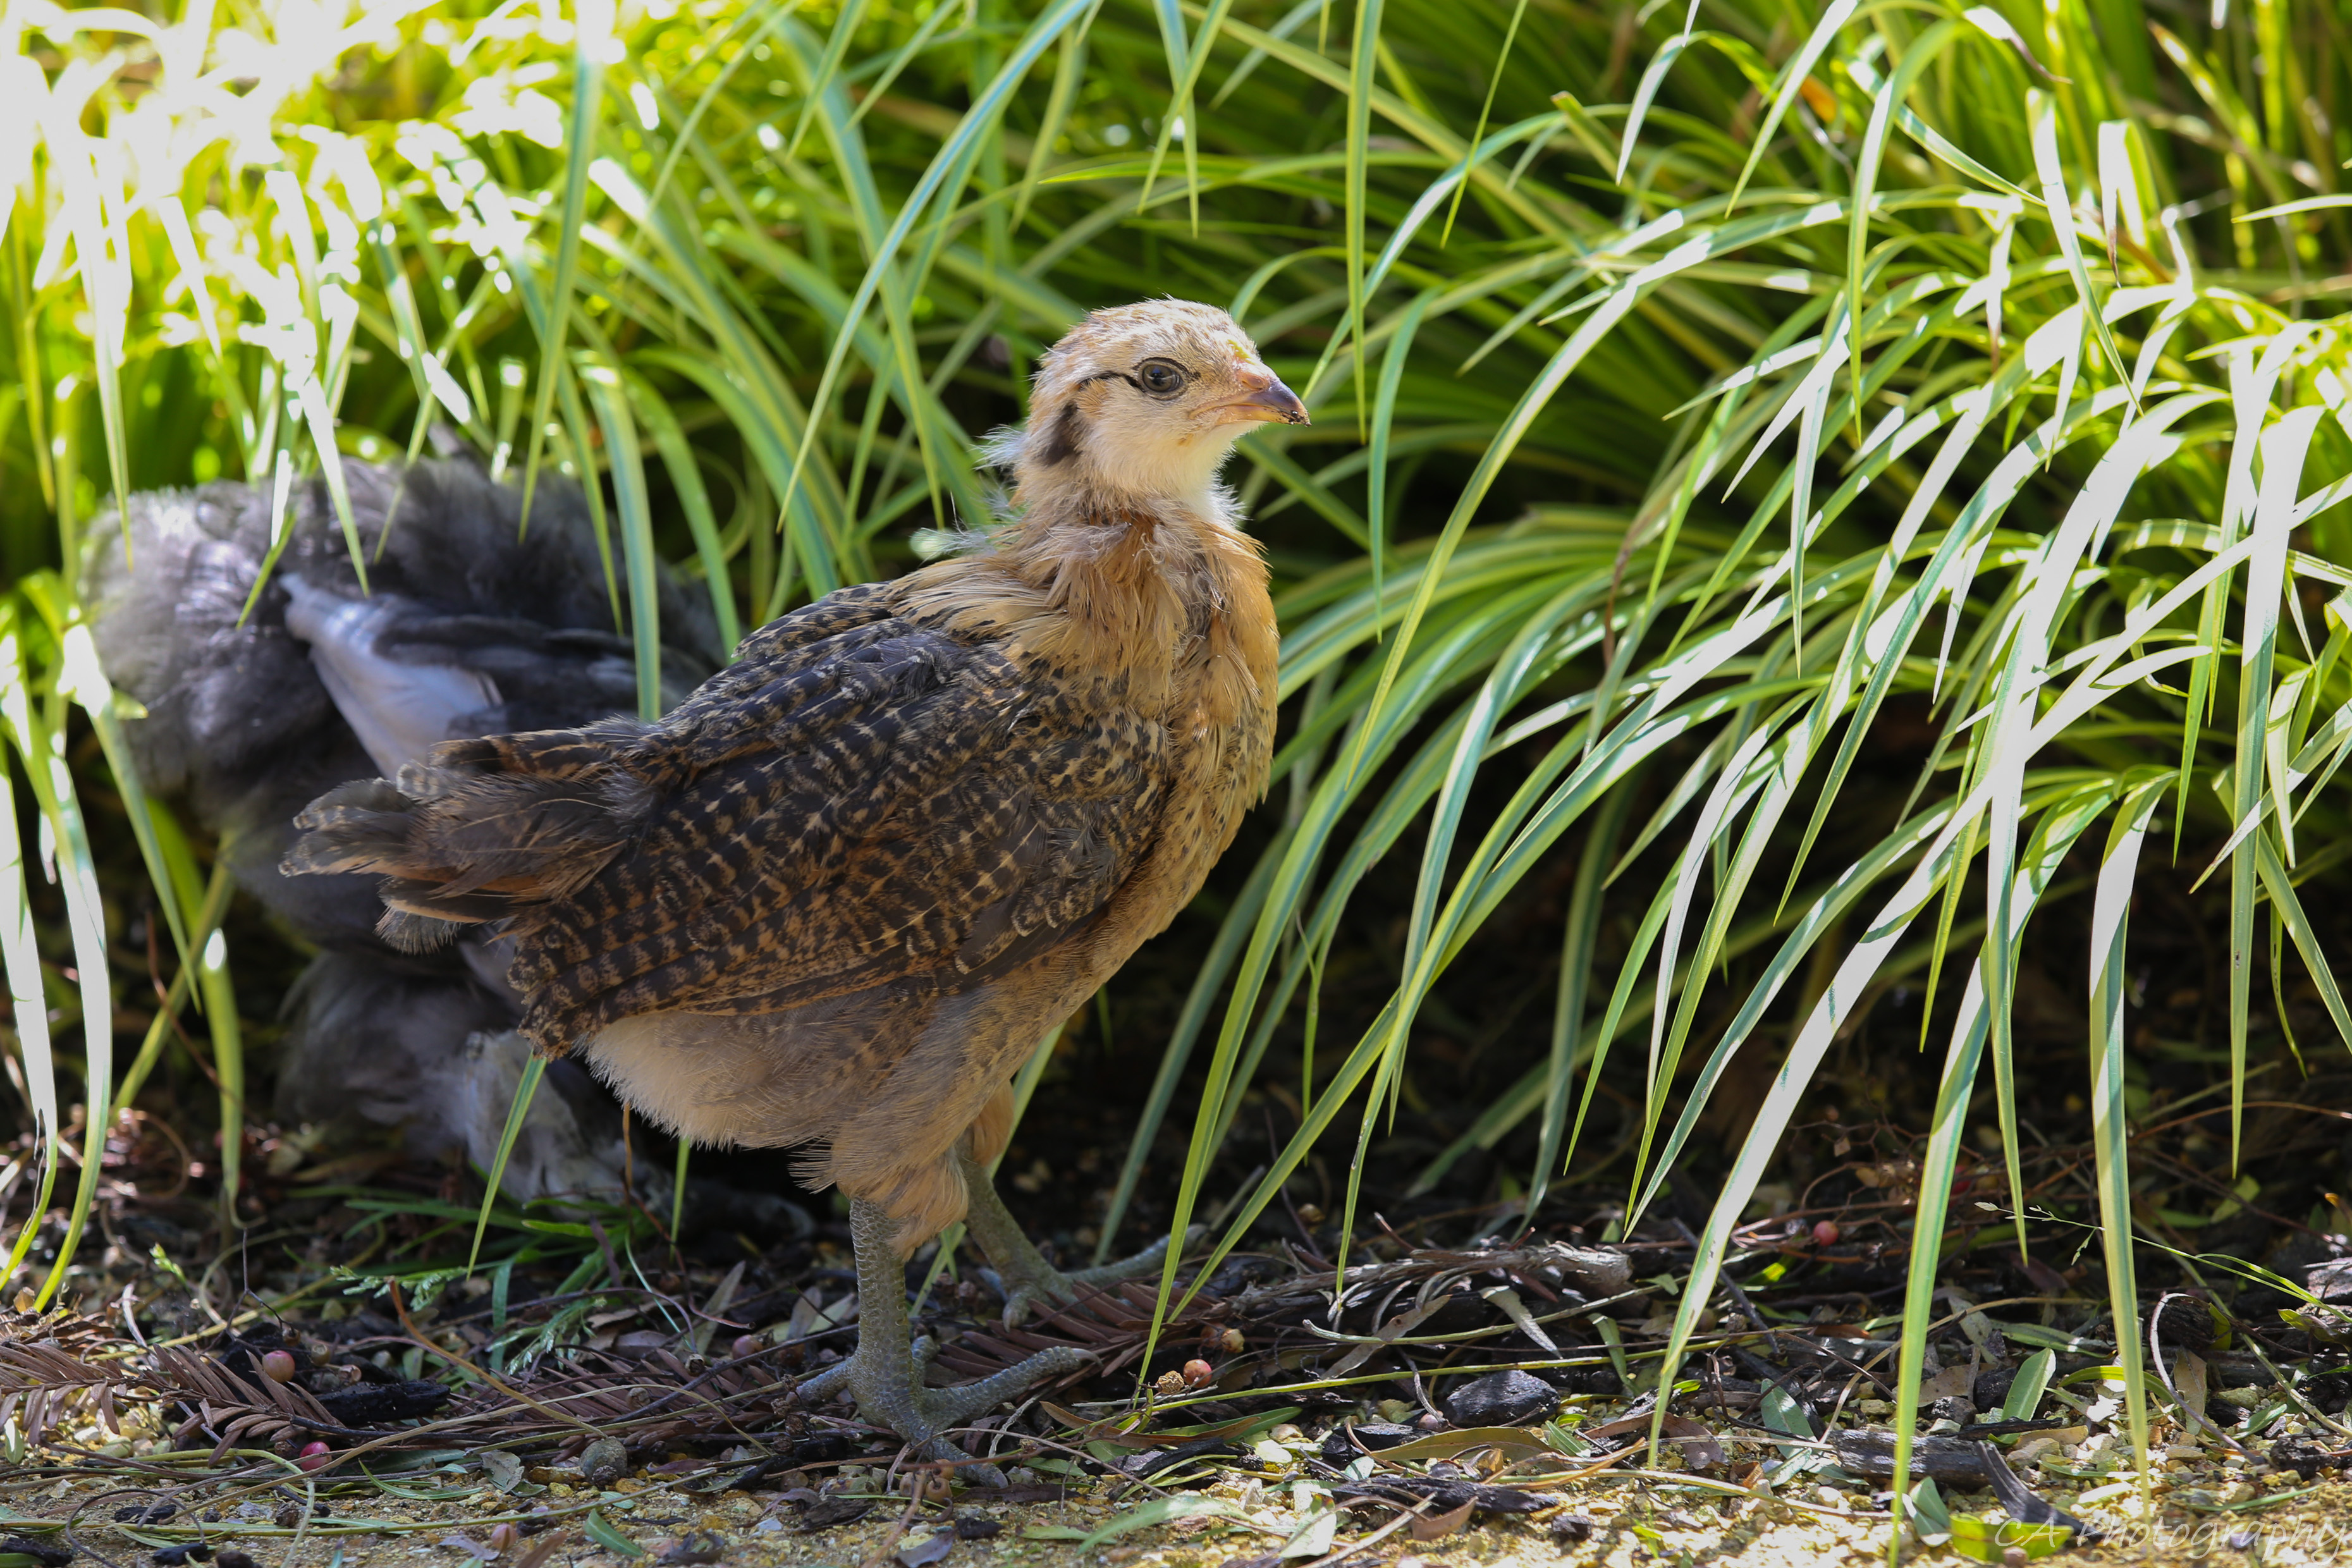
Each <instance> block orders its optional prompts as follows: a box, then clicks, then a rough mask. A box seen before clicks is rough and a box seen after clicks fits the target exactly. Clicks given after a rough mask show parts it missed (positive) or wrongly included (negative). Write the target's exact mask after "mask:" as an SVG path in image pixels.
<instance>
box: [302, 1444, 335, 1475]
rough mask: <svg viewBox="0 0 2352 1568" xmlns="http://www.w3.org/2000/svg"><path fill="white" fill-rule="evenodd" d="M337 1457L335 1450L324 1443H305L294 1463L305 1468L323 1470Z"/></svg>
mask: <svg viewBox="0 0 2352 1568" xmlns="http://www.w3.org/2000/svg"><path fill="white" fill-rule="evenodd" d="M334 1457H335V1451H334V1450H333V1449H332V1448H330V1447H327V1446H326V1445H325V1444H324V1443H305V1444H303V1445H302V1452H301V1453H300V1454H299V1455H297V1456H296V1457H295V1459H294V1463H295V1464H296V1465H297V1466H299V1468H302V1469H305V1470H323V1469H325V1468H327V1466H328V1463H329V1462H330V1461H331V1460H332V1459H333V1458H334Z"/></svg>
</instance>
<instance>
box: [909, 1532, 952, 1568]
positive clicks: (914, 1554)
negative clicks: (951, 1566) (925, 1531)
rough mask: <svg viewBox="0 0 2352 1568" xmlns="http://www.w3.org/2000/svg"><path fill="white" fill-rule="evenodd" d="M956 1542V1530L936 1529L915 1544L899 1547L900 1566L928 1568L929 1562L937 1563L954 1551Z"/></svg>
mask: <svg viewBox="0 0 2352 1568" xmlns="http://www.w3.org/2000/svg"><path fill="white" fill-rule="evenodd" d="M955 1543H956V1532H955V1531H953V1530H934V1531H931V1533H930V1534H929V1536H927V1537H925V1538H924V1539H923V1540H921V1541H918V1542H915V1543H914V1544H913V1545H911V1546H901V1547H900V1548H898V1563H899V1568H927V1565H928V1564H929V1563H937V1562H938V1561H940V1559H941V1558H943V1557H945V1556H946V1555H947V1554H948V1553H949V1552H953V1551H954V1550H955Z"/></svg>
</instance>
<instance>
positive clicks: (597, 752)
mask: <svg viewBox="0 0 2352 1568" xmlns="http://www.w3.org/2000/svg"><path fill="white" fill-rule="evenodd" d="M634 729H635V727H634V726H630V725H625V724H614V725H599V726H592V727H591V728H589V729H585V730H559V731H546V732H544V733H541V734H535V735H534V734H522V735H499V736H493V737H490V738H488V739H486V740H480V741H453V742H448V743H447V744H446V745H443V746H441V747H439V748H437V749H436V751H435V752H434V756H433V759H432V761H431V762H429V763H411V764H410V765H409V766H407V767H405V768H403V769H402V770H401V773H400V778H399V780H398V782H397V783H394V782H392V781H389V780H385V779H353V780H352V781H351V782H350V783H349V784H343V785H341V787H339V788H336V789H333V790H330V791H329V792H328V793H327V794H325V795H321V796H320V797H319V798H318V799H317V800H316V801H313V802H312V803H311V804H310V805H309V806H308V807H307V808H305V809H304V810H303V812H302V813H301V814H300V815H299V816H297V817H296V818H295V819H294V825H295V826H296V828H297V829H298V830H299V837H297V838H296V839H295V841H294V844H293V847H291V848H290V849H289V850H288V852H287V855H286V859H285V862H284V865H283V868H282V869H283V870H284V871H285V872H286V873H287V874H288V875H289V876H301V875H311V874H316V873H319V872H363V873H368V874H372V875H374V876H378V877H381V878H383V882H382V884H381V885H380V888H379V894H380V896H381V897H382V898H383V903H384V908H385V911H386V912H385V916H384V919H383V921H382V922H381V923H380V924H379V925H378V927H377V931H378V934H379V935H381V936H382V937H383V940H384V941H385V942H389V943H391V944H392V945H393V946H394V947H395V948H399V949H401V950H403V951H405V952H416V951H419V950H421V949H423V948H426V947H431V946H436V945H438V944H439V943H441V942H446V940H448V938H449V937H451V936H453V935H454V934H456V932H457V931H458V930H459V929H461V928H463V927H465V926H469V925H480V924H485V923H488V922H494V921H508V922H515V923H519V924H522V925H528V924H529V923H530V915H531V910H532V909H533V907H534V906H543V905H545V904H547V903H549V902H551V901H552V900H558V899H562V898H563V897H564V896H565V895H567V894H569V893H571V892H572V891H573V890H574V889H577V888H579V887H580V885H581V884H582V883H583V882H584V881H586V880H587V879H589V878H591V877H593V876H594V875H595V874H596V873H597V872H598V871H599V870H601V869H603V868H604V866H605V864H606V863H607V862H609V861H610V860H611V859H612V858H613V856H614V854H615V853H617V852H618V851H619V850H620V849H621V847H623V846H624V845H625V844H627V843H629V842H630V841H631V840H632V839H633V838H635V837H636V836H637V835H638V834H639V833H640V832H641V831H642V829H643V825H644V823H645V820H646V816H647V814H648V811H649V809H650V806H651V805H652V791H651V790H650V789H649V788H648V787H647V786H646V783H645V781H644V780H643V779H642V778H640V777H639V775H638V774H637V773H635V772H634V771H633V770H632V769H630V768H629V767H628V766H627V765H626V764H625V763H624V762H622V761H621V760H620V759H619V758H618V757H617V756H616V755H615V752H616V746H615V742H616V741H618V740H620V739H622V738H623V737H625V736H627V735H629V734H631V733H633V732H634Z"/></svg>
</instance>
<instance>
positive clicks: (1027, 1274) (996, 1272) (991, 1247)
mask: <svg viewBox="0 0 2352 1568" xmlns="http://www.w3.org/2000/svg"><path fill="white" fill-rule="evenodd" d="M963 1174H964V1185H965V1187H966V1189H967V1190H968V1191H969V1192H970V1193H971V1205H970V1207H969V1208H968V1209H967V1210H966V1211H965V1213H964V1226H965V1228H966V1229H968V1230H970V1231H971V1238H972V1239H973V1240H974V1241H976V1242H978V1243H979V1244H980V1248H981V1250H982V1252H985V1253H986V1254H988V1261H989V1263H990V1264H991V1265H992V1267H991V1268H988V1269H986V1270H984V1271H983V1277H984V1278H986V1279H988V1281H989V1283H990V1284H992V1285H993V1286H994V1287H995V1288H996V1293H997V1294H998V1295H1000V1296H1002V1297H1003V1298H1004V1326H1005V1327H1006V1328H1008V1329H1012V1328H1018V1327H1020V1325H1021V1322H1022V1321H1023V1320H1024V1319H1025V1318H1026V1317H1028V1315H1029V1312H1030V1310H1031V1309H1032V1308H1034V1307H1038V1306H1046V1307H1064V1306H1067V1305H1069V1303H1071V1302H1072V1301H1075V1300H1077V1299H1078V1297H1080V1296H1081V1295H1083V1294H1085V1293H1086V1292H1087V1291H1088V1290H1094V1289H1101V1288H1102V1287H1104V1286H1106V1285H1116V1284H1118V1282H1119V1281H1121V1280H1123V1279H1141V1278H1143V1277H1144V1276H1146V1275H1150V1274H1156V1273H1158V1272H1160V1268H1161V1264H1162V1260H1164V1259H1165V1258H1167V1256H1168V1238H1167V1237H1164V1236H1163V1237H1160V1239H1159V1240H1158V1241H1155V1242H1153V1243H1152V1244H1151V1245H1150V1247H1145V1248H1144V1249H1143V1250H1142V1251H1140V1252H1139V1253H1137V1254H1136V1255H1135V1256H1134V1257H1132V1258H1120V1259H1119V1260H1118V1262H1116V1263H1105V1264H1102V1265H1100V1266H1098V1267H1097V1268H1074V1269H1071V1270H1069V1271H1068V1272H1066V1273H1065V1272H1064V1271H1063V1270H1061V1269H1059V1268H1055V1267H1054V1266H1053V1265H1052V1264H1050V1263H1048V1262H1046V1261H1045V1255H1044V1254H1043V1253H1040V1252H1039V1251H1038V1250H1037V1248H1036V1247H1034V1245H1032V1244H1031V1242H1030V1240H1029V1237H1027V1236H1026V1235H1024V1234H1023V1232H1022V1229H1021V1223H1020V1222H1019V1221H1018V1220H1016V1219H1014V1218H1013V1213H1012V1211H1011V1210H1010V1209H1007V1208H1006V1207H1005V1206H1004V1200H1003V1198H1002V1197H999V1196H998V1195H997V1192H996V1184H995V1183H994V1182H993V1181H992V1180H991V1179H990V1177H989V1174H988V1172H987V1170H986V1168H985V1167H983V1166H982V1165H981V1164H980V1163H978V1162H977V1161H974V1160H971V1159H969V1158H967V1159H966V1160H965V1161H964V1168H963ZM1207 1234H1208V1230H1207V1227H1206V1226H1197V1225H1196V1226H1192V1228H1191V1229H1190V1230H1188V1231H1186V1232H1185V1234H1184V1245H1185V1246H1186V1247H1191V1246H1192V1245H1193V1244H1194V1243H1195V1242H1198V1241H1199V1240H1201V1239H1202V1237H1204V1236H1206V1235H1207Z"/></svg>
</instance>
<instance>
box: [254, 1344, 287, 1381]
mask: <svg viewBox="0 0 2352 1568" xmlns="http://www.w3.org/2000/svg"><path fill="white" fill-rule="evenodd" d="M261 1375H262V1376H264V1377H266V1378H268V1380H269V1381H270V1382H272V1383H291V1382H293V1381H294V1358H293V1357H292V1356H291V1355H289V1354H288V1353H287V1352H284V1351H269V1352H265V1353H264V1354H263V1355H262V1358H261Z"/></svg>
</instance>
